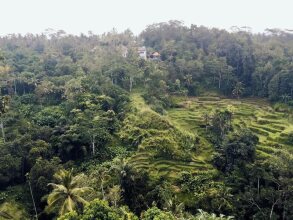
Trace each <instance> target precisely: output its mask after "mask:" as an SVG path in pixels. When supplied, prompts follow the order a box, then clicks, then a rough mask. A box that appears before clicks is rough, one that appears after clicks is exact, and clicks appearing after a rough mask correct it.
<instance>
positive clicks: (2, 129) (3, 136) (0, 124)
mask: <svg viewBox="0 0 293 220" xmlns="http://www.w3.org/2000/svg"><path fill="white" fill-rule="evenodd" d="M0 120H1V121H0V126H1V131H2V138H3V141H4V143H5V131H4V123H3V119H2V117H1V118H0Z"/></svg>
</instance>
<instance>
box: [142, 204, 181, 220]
mask: <svg viewBox="0 0 293 220" xmlns="http://www.w3.org/2000/svg"><path fill="white" fill-rule="evenodd" d="M141 219H142V220H175V219H176V218H175V216H173V215H172V213H170V212H165V211H162V210H160V209H158V208H157V207H152V208H150V209H148V210H147V211H145V212H144V213H143V214H142V218H141Z"/></svg>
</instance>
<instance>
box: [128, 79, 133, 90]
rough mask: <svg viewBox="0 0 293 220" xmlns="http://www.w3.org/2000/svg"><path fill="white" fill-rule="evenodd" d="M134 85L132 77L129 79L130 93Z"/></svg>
mask: <svg viewBox="0 0 293 220" xmlns="http://www.w3.org/2000/svg"><path fill="white" fill-rule="evenodd" d="M132 85H133V78H132V77H131V76H130V77H129V92H131V90H132Z"/></svg>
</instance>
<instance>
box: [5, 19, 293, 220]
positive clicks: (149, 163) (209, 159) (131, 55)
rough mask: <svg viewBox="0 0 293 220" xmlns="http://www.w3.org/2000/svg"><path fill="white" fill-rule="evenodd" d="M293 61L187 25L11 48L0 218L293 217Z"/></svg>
mask: <svg viewBox="0 0 293 220" xmlns="http://www.w3.org/2000/svg"><path fill="white" fill-rule="evenodd" d="M292 57H293V37H292V34H291V33H290V32H285V31H280V30H268V32H267V33H263V34H261V33H260V34H253V33H251V32H248V31H244V30H242V29H239V30H238V31H234V32H228V31H226V30H221V29H209V28H207V27H203V26H200V27H198V26H195V25H191V26H186V25H184V24H183V23H181V22H179V21H170V22H163V23H158V24H153V25H149V26H147V28H146V29H145V30H144V31H142V33H141V34H140V35H138V36H135V35H134V34H133V33H132V32H131V31H129V30H126V31H124V32H121V33H118V32H116V31H115V30H113V31H112V32H109V33H107V34H103V35H94V34H92V33H89V34H88V35H84V34H81V35H80V36H75V35H70V34H66V33H65V32H63V31H58V32H56V33H51V34H50V35H46V34H43V35H33V34H28V35H25V36H22V35H9V36H3V37H0V218H6V219H9V218H11V216H12V218H13V219H21V220H22V219H25V218H27V219H40V220H48V219H58V220H77V219H78V220H80V219H82V220H86V219H89V220H91V219H107V220H125V219H127V220H138V219H141V220H154V219H164V220H183V219H184V220H199V219H231V218H232V217H231V216H233V218H234V219H240V220H242V219H243V220H246V219H259V220H263V219H284V220H287V219H288V220H289V219H292V218H293V211H292V210H293V200H292V199H293V190H292V185H293V173H292V172H293V164H292V161H293V148H292V147H293V108H292V106H293V72H292V70H293V68H292V67H293V60H292ZM223 215H225V216H223ZM105 216H106V217H105ZM217 216H220V217H217ZM221 216H222V217H221Z"/></svg>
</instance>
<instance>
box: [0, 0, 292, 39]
mask: <svg viewBox="0 0 293 220" xmlns="http://www.w3.org/2000/svg"><path fill="white" fill-rule="evenodd" d="M292 10H293V1H292V0H278V1H275V0H144V1H142V0H0V35H6V34H9V33H22V34H25V33H41V32H44V30H45V29H47V28H53V29H56V30H58V29H62V30H65V31H66V32H67V33H71V34H79V33H81V32H82V33H87V32H88V31H89V30H91V31H93V32H94V33H97V34H101V33H104V32H107V31H110V30H111V29H112V28H116V29H117V30H118V31H123V30H125V29H127V28H130V29H131V30H132V31H133V32H134V33H135V34H138V33H139V32H141V31H142V30H143V29H144V28H145V27H146V25H148V24H152V23H155V22H163V21H168V20H181V21H184V22H185V24H186V25H190V24H196V25H204V26H208V27H218V28H225V29H229V28H230V27H231V26H239V27H241V26H249V27H251V28H252V30H253V32H262V31H263V30H264V29H266V28H282V29H293V13H292Z"/></svg>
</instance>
